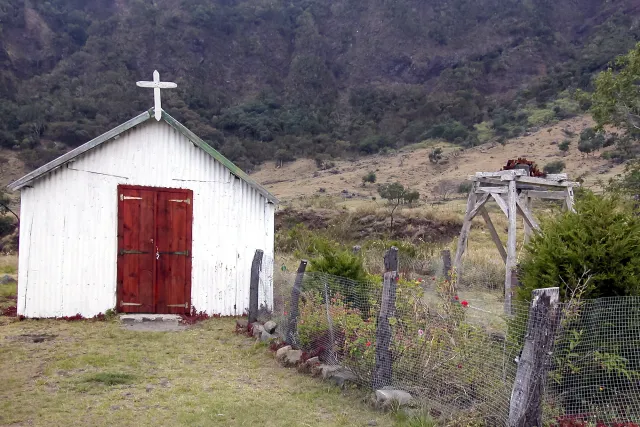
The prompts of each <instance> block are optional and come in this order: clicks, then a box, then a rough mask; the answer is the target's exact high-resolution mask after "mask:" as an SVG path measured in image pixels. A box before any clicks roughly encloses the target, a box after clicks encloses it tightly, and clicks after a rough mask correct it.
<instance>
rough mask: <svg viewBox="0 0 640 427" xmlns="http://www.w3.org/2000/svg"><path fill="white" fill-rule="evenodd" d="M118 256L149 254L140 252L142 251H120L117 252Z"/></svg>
mask: <svg viewBox="0 0 640 427" xmlns="http://www.w3.org/2000/svg"><path fill="white" fill-rule="evenodd" d="M118 253H119V254H120V255H132V254H148V253H149V252H142V251H135V250H133V251H127V250H124V249H120V251H119V252H118Z"/></svg>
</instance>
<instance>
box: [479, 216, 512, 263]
mask: <svg viewBox="0 0 640 427" xmlns="http://www.w3.org/2000/svg"><path fill="white" fill-rule="evenodd" d="M480 215H482V218H483V219H484V222H485V223H486V224H487V228H488V229H489V233H490V234H491V239H492V240H493V243H495V244H496V248H497V249H498V252H500V256H501V257H502V261H504V263H505V264H506V263H507V251H505V250H504V245H503V244H502V240H500V236H499V235H498V232H497V231H496V227H494V225H493V221H491V217H490V216H489V212H487V210H486V209H485V208H482V209H481V210H480Z"/></svg>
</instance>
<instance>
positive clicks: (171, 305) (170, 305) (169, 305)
mask: <svg viewBox="0 0 640 427" xmlns="http://www.w3.org/2000/svg"><path fill="white" fill-rule="evenodd" d="M167 307H184V308H189V303H188V302H185V303H184V304H167Z"/></svg>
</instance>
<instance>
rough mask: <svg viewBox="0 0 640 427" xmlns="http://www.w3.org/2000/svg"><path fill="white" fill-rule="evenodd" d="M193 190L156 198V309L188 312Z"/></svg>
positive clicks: (163, 192) (159, 310) (168, 193)
mask: <svg viewBox="0 0 640 427" xmlns="http://www.w3.org/2000/svg"><path fill="white" fill-rule="evenodd" d="M191 199H192V193H191V192H190V191H159V192H158V194H157V197H156V237H157V241H156V250H157V255H156V258H157V261H156V286H155V289H156V311H157V312H158V313H188V312H189V309H190V304H189V302H190V290H191V206H192V205H191Z"/></svg>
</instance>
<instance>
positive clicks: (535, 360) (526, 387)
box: [507, 288, 560, 427]
mask: <svg viewBox="0 0 640 427" xmlns="http://www.w3.org/2000/svg"><path fill="white" fill-rule="evenodd" d="M532 296H533V300H532V302H531V307H530V308H529V318H528V320H527V331H526V333H525V334H524V337H525V338H524V346H523V348H522V353H521V354H520V358H519V360H518V369H517V371H516V379H515V381H514V384H513V389H512V390H511V401H510V403H509V418H508V421H507V426H509V427H529V426H541V425H543V424H542V401H543V398H544V386H545V382H546V378H547V369H548V366H549V355H550V354H551V351H552V349H553V344H554V337H555V334H556V328H557V326H558V320H559V317H560V316H559V313H558V302H559V300H560V289H559V288H546V289H536V290H534V291H533V295H532Z"/></svg>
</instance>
